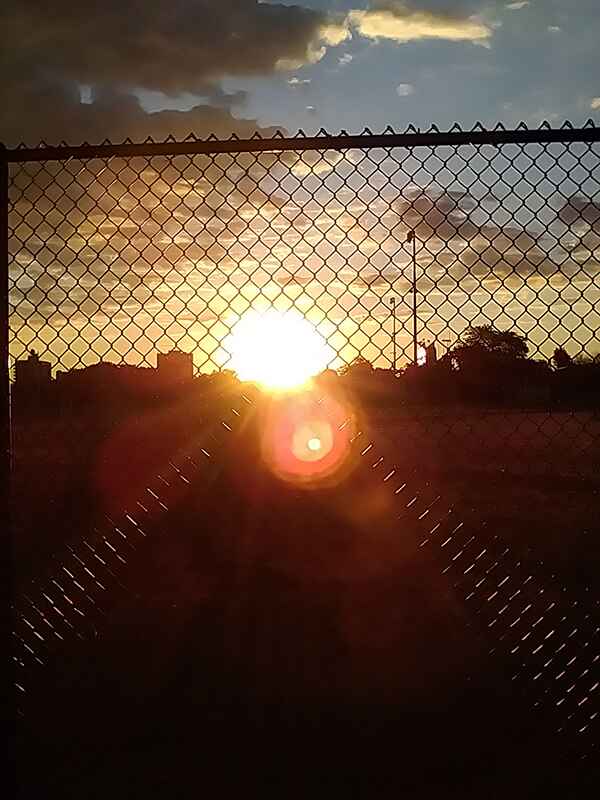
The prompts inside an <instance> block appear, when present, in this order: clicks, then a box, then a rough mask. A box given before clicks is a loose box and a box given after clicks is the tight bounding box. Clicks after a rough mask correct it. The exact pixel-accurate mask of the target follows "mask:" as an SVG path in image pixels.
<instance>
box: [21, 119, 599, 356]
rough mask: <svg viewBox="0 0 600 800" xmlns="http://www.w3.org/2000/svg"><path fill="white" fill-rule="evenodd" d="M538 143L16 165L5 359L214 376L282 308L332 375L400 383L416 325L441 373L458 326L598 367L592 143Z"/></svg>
mask: <svg viewBox="0 0 600 800" xmlns="http://www.w3.org/2000/svg"><path fill="white" fill-rule="evenodd" d="M538 133H539V139H540V141H537V142H536V141H535V140H533V141H529V142H519V141H518V136H517V135H516V134H515V139H516V141H515V142H512V143H511V142H510V138H509V139H508V141H507V142H506V143H496V142H495V141H494V137H493V135H492V134H490V137H489V138H490V141H489V143H484V144H479V143H474V144H468V143H467V144H462V143H461V144H456V145H453V144H451V143H446V144H440V145H436V144H435V143H433V144H426V145H418V144H417V145H416V146H412V145H411V146H404V145H403V144H400V145H399V146H394V145H395V142H394V141H393V140H394V137H393V136H391V135H390V136H389V137H388V138H389V139H390V145H389V146H380V144H379V145H378V146H370V145H369V141H368V140H369V137H368V136H365V137H358V138H360V140H361V141H364V144H363V146H362V147H346V148H345V149H327V147H326V144H327V140H326V139H323V141H322V144H321V149H320V150H316V149H314V141H315V140H307V142H308V145H309V146H307V142H305V141H303V139H301V138H299V139H297V140H292V141H293V147H294V148H295V149H286V150H280V151H279V152H278V151H276V150H269V149H266V146H265V149H263V150H261V151H258V152H216V153H210V152H208V153H196V154H194V153H193V152H190V153H189V154H183V153H181V154H173V155H155V156H153V155H152V153H151V146H149V152H148V153H147V154H146V155H131V156H125V157H122V156H119V155H118V152H119V151H118V148H117V149H116V153H117V154H116V155H107V156H106V157H103V151H102V148H96V150H95V154H94V155H93V156H91V157H86V158H81V157H77V150H76V149H75V150H74V155H73V156H72V157H69V151H68V150H65V151H64V153H63V160H61V161H56V160H50V159H49V160H44V150H43V149H42V150H39V151H37V154H36V159H37V160H36V161H28V160H27V158H26V153H27V152H29V151H21V155H20V154H19V151H13V152H14V153H15V155H16V157H19V163H18V164H17V163H15V164H13V165H12V166H11V177H10V204H11V213H10V259H11V275H10V281H11V355H12V357H13V358H14V359H20V358H22V357H23V356H24V355H25V354H26V352H27V350H28V349H29V348H35V349H36V350H37V351H38V352H39V353H40V354H41V355H42V356H44V357H47V358H48V359H49V360H50V361H51V363H52V366H53V369H67V370H68V369H72V368H74V367H79V366H87V365H90V364H93V363H95V362H96V361H98V359H107V360H109V361H121V360H123V361H125V362H126V363H128V364H133V365H138V366H142V365H147V366H154V364H155V356H156V353H157V352H161V351H165V350H170V349H172V348H174V347H176V348H179V349H181V350H184V351H187V352H192V353H193V357H194V366H195V369H196V370H197V371H207V370H208V371H210V370H213V369H219V368H224V367H227V366H228V364H229V363H230V358H231V353H230V352H228V349H227V336H228V334H229V333H230V332H231V330H232V328H233V326H234V325H235V323H236V321H237V320H238V319H239V318H240V316H241V315H243V314H244V313H245V312H246V311H247V310H248V309H249V308H251V307H257V308H262V309H264V308H267V307H272V306H275V307H276V308H280V309H282V310H287V309H290V308H295V309H298V310H299V311H300V312H301V313H302V314H304V315H305V316H307V318H308V319H309V320H310V321H311V322H313V323H314V324H315V325H316V326H317V328H318V329H319V330H320V331H321V332H322V334H323V336H325V337H326V339H327V342H328V344H329V346H330V348H331V358H330V363H329V366H331V367H334V368H339V367H341V366H343V365H344V364H346V365H347V364H350V363H351V362H352V361H353V360H354V359H355V358H356V357H358V356H360V357H361V358H364V359H366V360H367V361H369V362H370V363H372V364H373V365H374V366H376V367H379V368H384V369H386V368H391V367H394V366H396V367H398V368H401V367H402V366H405V365H406V364H407V363H410V362H411V361H413V360H414V353H413V345H414V341H413V323H416V339H417V345H418V343H419V342H421V341H427V342H429V343H435V345H436V347H437V348H438V354H439V355H440V356H441V355H442V354H444V353H446V352H448V350H450V349H452V348H453V347H454V346H455V345H456V343H457V341H458V340H459V339H460V338H461V336H462V335H463V334H464V333H465V331H466V329H467V328H468V327H469V326H474V325H493V326H495V327H497V328H500V329H502V330H510V331H513V332H515V333H518V334H521V335H523V336H525V337H526V338H527V346H528V354H529V356H530V357H533V358H541V359H543V360H544V361H548V360H549V359H551V358H552V356H553V354H554V351H555V350H556V349H557V348H564V350H565V352H566V354H567V356H568V357H571V358H574V357H577V356H582V355H587V356H589V357H590V358H592V357H594V356H595V355H597V352H598V350H597V330H598V315H597V312H596V310H595V304H596V303H597V300H598V291H599V290H598V286H597V282H596V280H595V278H596V277H597V274H596V270H597V264H596V255H595V254H596V253H597V249H598V246H599V244H600V239H599V225H600V207H599V204H598V196H599V191H600V185H599V183H598V178H597V169H598V161H599V158H600V152H599V148H598V143H597V142H596V141H595V139H596V138H597V136H596V135H595V134H596V131H595V130H594V129H586V130H585V131H584V133H587V134H588V138H590V137H589V134H590V133H593V134H594V136H593V138H592V140H591V141H577V138H576V136H573V133H574V132H573V131H572V130H570V129H565V134H564V135H565V138H567V137H568V138H570V139H571V141H544V133H546V134H547V133H548V132H547V131H546V132H545V131H539V132H538ZM374 138H375V137H374ZM440 138H442V137H440ZM450 138H451V137H450ZM534 138H535V137H534ZM582 138H583V136H582ZM255 141H256V140H255ZM338 141H339V140H338ZM377 141H378V142H379V143H380V142H381V137H377ZM417 141H418V139H417ZM446 141H448V136H447V137H446ZM286 143H289V140H287V141H286ZM190 149H193V148H192V147H191V146H190ZM207 149H210V148H207ZM140 150H141V152H144V151H143V146H141V147H140ZM413 234H414V240H413V244H414V261H413V246H412V244H411V243H410V242H409V241H407V240H408V239H410V238H411V236H412V235H413ZM415 291H416V314H414V315H413V311H414V310H415V309H414V308H413V300H414V297H413V295H414V292H415ZM394 318H395V320H394ZM394 321H395V322H396V325H397V328H396V334H395V337H394ZM394 344H395V347H396V354H394ZM424 358H425V354H424V353H423V359H424Z"/></svg>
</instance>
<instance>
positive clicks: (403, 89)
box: [396, 83, 415, 97]
mask: <svg viewBox="0 0 600 800" xmlns="http://www.w3.org/2000/svg"><path fill="white" fill-rule="evenodd" d="M414 93H415V87H414V86H413V85H412V83H399V84H398V86H396V94H397V95H398V97H409V96H410V95H411V94H414Z"/></svg>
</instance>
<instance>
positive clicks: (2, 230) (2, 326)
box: [0, 145, 14, 763]
mask: <svg viewBox="0 0 600 800" xmlns="http://www.w3.org/2000/svg"><path fill="white" fill-rule="evenodd" d="M8 358H9V356H8V154H7V151H6V148H5V147H4V146H3V145H0V384H1V386H2V388H1V390H0V395H1V397H2V399H1V401H0V402H1V404H2V407H1V409H0V537H1V538H2V546H3V547H2V550H3V552H2V558H1V559H0V565H1V566H0V570H1V572H0V580H1V581H2V586H3V591H4V598H3V599H4V601H5V604H4V608H9V606H10V604H11V603H12V594H13V592H12V587H13V558H12V555H13V546H12V519H11V425H10V386H9V377H10V371H9V361H8ZM12 683H13V682H12V681H10V683H9V684H8V686H7V687H6V689H5V691H6V696H5V701H8V702H5V704H4V707H5V708H6V709H9V708H10V709H12V701H13V699H14V698H13V686H12ZM7 716H9V715H7ZM12 756H13V752H12V749H11V750H10V751H9V763H12Z"/></svg>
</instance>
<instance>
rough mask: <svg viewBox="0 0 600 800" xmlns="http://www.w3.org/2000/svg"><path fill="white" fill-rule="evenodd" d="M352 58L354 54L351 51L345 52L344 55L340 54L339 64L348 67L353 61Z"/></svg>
mask: <svg viewBox="0 0 600 800" xmlns="http://www.w3.org/2000/svg"><path fill="white" fill-rule="evenodd" d="M352 58H353V56H352V54H351V53H344V55H343V56H340V57H339V58H338V64H339V65H340V67H347V66H348V64H350V63H351V61H352Z"/></svg>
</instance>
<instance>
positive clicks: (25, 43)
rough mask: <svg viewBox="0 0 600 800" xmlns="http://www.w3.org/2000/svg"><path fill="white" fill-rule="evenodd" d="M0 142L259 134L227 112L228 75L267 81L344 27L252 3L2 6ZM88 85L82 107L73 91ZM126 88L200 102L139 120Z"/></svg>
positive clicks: (235, 97)
mask: <svg viewBox="0 0 600 800" xmlns="http://www.w3.org/2000/svg"><path fill="white" fill-rule="evenodd" d="M0 30H2V40H3V41H2V51H1V53H0V69H1V70H2V76H3V83H2V89H1V90H0V103H1V107H2V116H1V117H0V141H4V142H5V143H7V144H9V145H14V144H17V143H19V142H21V141H24V142H26V143H28V144H32V143H33V144H36V143H37V142H39V141H40V140H41V139H43V140H45V141H47V142H48V143H54V142H57V141H60V140H61V139H65V140H67V141H69V142H78V141H82V140H88V141H98V140H102V139H104V138H112V139H122V138H125V137H127V136H129V137H131V138H140V137H141V138H145V137H146V136H148V135H152V136H155V137H163V136H165V135H167V133H170V134H173V135H175V136H184V135H186V134H188V133H190V131H193V132H195V133H196V134H198V135H203V136H204V135H207V134H208V133H215V134H216V135H217V136H227V135H229V134H231V133H232V132H235V133H237V134H238V135H248V134H249V133H252V132H253V131H254V130H255V129H256V128H257V127H258V126H257V125H256V123H255V122H254V121H253V120H249V121H244V120H242V121H238V120H237V119H236V118H235V117H233V115H232V114H231V113H230V109H231V107H232V106H233V105H239V104H240V103H241V102H243V101H244V100H245V94H244V93H243V92H236V93H235V94H227V93H226V92H223V91H222V90H221V89H220V88H219V84H218V82H219V80H220V79H221V78H223V77H225V76H227V75H266V74H269V73H272V72H273V71H275V70H277V69H278V68H280V67H283V68H286V67H288V68H289V67H292V66H294V65H296V66H300V65H302V64H304V63H310V62H315V61H318V60H319V59H320V58H321V57H322V56H323V54H324V52H325V50H324V48H325V47H326V45H327V44H335V43H338V42H339V41H342V40H343V39H344V38H345V36H346V35H347V34H346V31H345V28H344V26H343V25H342V24H339V23H338V22H337V21H336V20H334V19H331V18H329V17H328V15H327V14H326V13H325V12H322V11H316V10H312V9H307V8H303V7H301V6H287V5H280V4H276V3H275V4H266V3H260V2H257V0H219V2H217V3H214V2H212V0H173V1H172V2H169V3H164V2H163V0H133V2H125V3H124V2H121V1H120V0H119V2H117V1H116V0H105V2H102V3H100V2H91V3H81V2H78V1H76V0H56V1H55V2H51V3H48V2H46V1H45V0H43V1H42V0H5V2H4V3H3V4H2V7H1V9H0ZM82 85H83V86H90V87H91V88H92V100H93V102H92V103H83V104H82V103H81V102H80V94H79V87H80V86H82ZM135 89H146V90H154V91H159V92H163V93H165V94H171V95H178V94H180V93H183V92H189V93H192V94H195V95H197V96H201V97H206V98H207V100H208V102H207V104H206V105H202V106H198V107H197V108H193V109H192V110H191V111H188V112H180V113H177V112H174V111H169V112H163V113H162V114H158V115H157V114H152V115H149V114H146V113H145V112H144V110H143V109H142V108H141V107H140V105H139V103H138V102H137V100H136V99H135V97H134V96H133V94H132V92H133V91H134V90H135Z"/></svg>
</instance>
